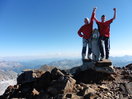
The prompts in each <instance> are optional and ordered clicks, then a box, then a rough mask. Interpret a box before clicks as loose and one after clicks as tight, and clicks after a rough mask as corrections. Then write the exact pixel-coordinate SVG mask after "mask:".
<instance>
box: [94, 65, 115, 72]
mask: <svg viewBox="0 0 132 99" xmlns="http://www.w3.org/2000/svg"><path fill="white" fill-rule="evenodd" d="M94 69H95V71H97V72H102V73H107V74H115V69H114V68H113V66H108V67H97V66H96V67H95V68H94Z"/></svg>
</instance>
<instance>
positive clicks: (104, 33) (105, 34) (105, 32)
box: [94, 8, 116, 60]
mask: <svg viewBox="0 0 132 99" xmlns="http://www.w3.org/2000/svg"><path fill="white" fill-rule="evenodd" d="M95 10H96V9H95ZM113 10H114V16H113V18H112V19H110V20H108V21H105V20H106V16H105V15H102V16H101V22H100V21H98V20H97V19H96V17H95V18H94V19H95V21H96V23H97V25H98V30H99V33H100V37H99V49H100V53H101V58H100V60H103V59H104V46H105V55H106V56H105V59H109V50H110V24H111V23H112V22H113V20H114V19H115V18H116V8H113ZM103 43H104V46H103Z"/></svg>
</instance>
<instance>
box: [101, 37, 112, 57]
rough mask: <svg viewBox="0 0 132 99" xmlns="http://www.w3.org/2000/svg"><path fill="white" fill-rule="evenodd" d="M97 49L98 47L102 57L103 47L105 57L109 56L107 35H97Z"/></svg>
mask: <svg viewBox="0 0 132 99" xmlns="http://www.w3.org/2000/svg"><path fill="white" fill-rule="evenodd" d="M104 47H105V48H104ZM99 49H100V53H101V57H102V58H104V49H105V55H106V57H105V58H106V59H108V58H109V50H110V39H109V37H104V36H101V37H99Z"/></svg>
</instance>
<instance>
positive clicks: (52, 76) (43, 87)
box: [0, 64, 132, 99]
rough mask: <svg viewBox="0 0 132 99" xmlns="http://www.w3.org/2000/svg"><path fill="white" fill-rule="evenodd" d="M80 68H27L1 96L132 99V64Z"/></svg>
mask: <svg viewBox="0 0 132 99" xmlns="http://www.w3.org/2000/svg"><path fill="white" fill-rule="evenodd" d="M80 69H81V68H80V67H76V68H72V69H71V70H69V71H68V72H66V71H65V70H60V69H58V68H53V69H51V70H49V69H48V70H49V71H43V70H25V71H23V73H22V74H21V75H19V76H18V78H17V84H16V85H14V86H9V87H8V88H7V89H6V91H5V93H4V94H3V95H2V96H0V99H13V98H15V99H21V98H22V99H132V64H129V65H127V66H125V67H122V68H120V67H114V73H112V74H109V73H105V72H98V71H95V70H94V69H90V68H89V69H88V68H87V69H84V70H83V71H82V70H80ZM73 71H74V72H73ZM70 72H72V74H71V73H70Z"/></svg>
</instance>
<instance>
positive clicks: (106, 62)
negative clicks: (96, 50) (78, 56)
mask: <svg viewBox="0 0 132 99" xmlns="http://www.w3.org/2000/svg"><path fill="white" fill-rule="evenodd" d="M111 65H112V62H111V60H108V59H103V60H102V61H97V62H96V63H95V66H96V67H109V66H111Z"/></svg>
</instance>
